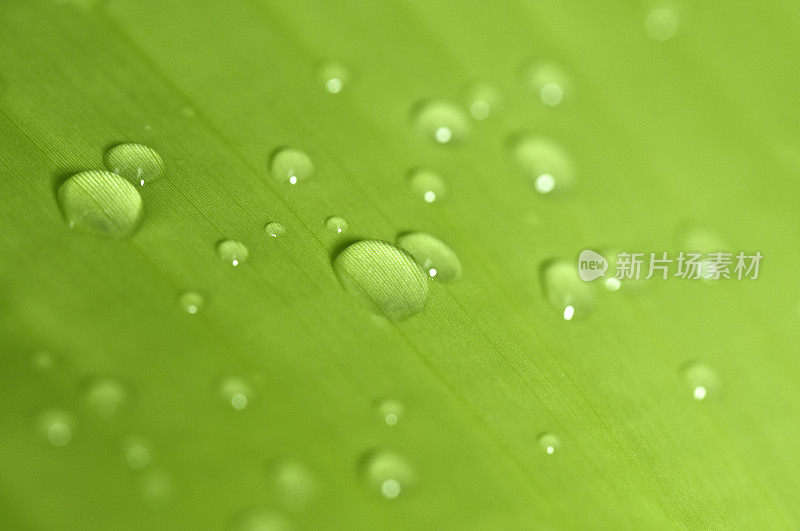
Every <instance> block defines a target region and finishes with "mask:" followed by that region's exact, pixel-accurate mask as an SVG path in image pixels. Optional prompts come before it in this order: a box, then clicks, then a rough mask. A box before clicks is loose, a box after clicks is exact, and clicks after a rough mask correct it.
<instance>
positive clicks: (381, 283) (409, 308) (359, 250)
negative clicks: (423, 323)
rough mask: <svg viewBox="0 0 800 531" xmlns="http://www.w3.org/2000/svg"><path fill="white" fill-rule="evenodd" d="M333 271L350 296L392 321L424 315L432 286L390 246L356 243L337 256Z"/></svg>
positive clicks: (405, 255) (410, 259) (410, 262)
mask: <svg viewBox="0 0 800 531" xmlns="http://www.w3.org/2000/svg"><path fill="white" fill-rule="evenodd" d="M333 269H334V272H335V273H336V276H337V277H338V278H339V281H340V282H341V283H342V286H343V287H344V289H345V290H346V291H347V292H349V293H350V294H351V295H353V296H354V297H356V298H358V299H359V300H360V301H361V302H362V303H364V304H365V305H366V306H368V307H369V308H370V309H371V310H372V311H374V312H376V313H382V314H384V315H385V316H386V317H387V318H388V319H390V320H392V321H400V320H402V319H406V318H408V317H410V316H412V315H414V314H415V313H418V312H420V311H422V309H423V308H424V307H425V303H426V302H427V300H428V283H427V281H426V279H425V275H423V273H422V271H421V270H420V268H419V266H418V265H417V264H416V262H414V259H413V258H412V257H411V256H410V255H408V254H407V253H406V252H404V251H401V250H400V249H398V248H397V247H395V246H394V245H392V244H391V243H388V242H383V241H378V240H362V241H359V242H356V243H354V244H352V245H350V246H348V247H347V248H346V249H344V250H343V251H342V252H340V253H339V254H338V255H336V258H335V259H334V261H333Z"/></svg>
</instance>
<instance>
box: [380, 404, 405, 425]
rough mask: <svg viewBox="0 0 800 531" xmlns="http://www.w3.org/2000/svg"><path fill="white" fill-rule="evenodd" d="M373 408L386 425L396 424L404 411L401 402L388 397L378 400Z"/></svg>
mask: <svg viewBox="0 0 800 531" xmlns="http://www.w3.org/2000/svg"><path fill="white" fill-rule="evenodd" d="M375 409H376V410H377V411H378V415H380V417H381V419H383V422H385V423H386V425H387V426H396V425H397V423H398V422H399V421H400V419H401V418H402V416H403V413H404V412H405V408H404V407H403V404H401V403H400V402H399V401H397V400H392V399H390V398H386V399H383V400H380V401H378V402H377V404H376V405H375Z"/></svg>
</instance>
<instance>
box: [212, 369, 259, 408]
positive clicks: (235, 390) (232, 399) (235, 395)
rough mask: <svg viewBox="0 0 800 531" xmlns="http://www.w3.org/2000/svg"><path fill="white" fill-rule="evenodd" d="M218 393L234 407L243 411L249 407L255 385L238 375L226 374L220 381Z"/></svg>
mask: <svg viewBox="0 0 800 531" xmlns="http://www.w3.org/2000/svg"><path fill="white" fill-rule="evenodd" d="M218 393H219V396H220V397H221V398H222V400H223V401H225V402H226V403H228V404H230V406H231V407H232V408H233V409H235V410H236V411H241V410H243V409H244V408H246V407H247V404H248V403H249V402H250V399H251V397H252V396H253V386H252V385H250V383H249V382H247V381H246V380H244V379H242V378H239V377H237V376H226V377H225V378H222V379H221V380H220V382H219V385H218Z"/></svg>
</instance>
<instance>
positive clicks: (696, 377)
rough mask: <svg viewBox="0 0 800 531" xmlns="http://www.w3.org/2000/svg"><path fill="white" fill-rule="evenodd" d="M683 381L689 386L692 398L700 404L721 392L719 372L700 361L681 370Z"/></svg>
mask: <svg viewBox="0 0 800 531" xmlns="http://www.w3.org/2000/svg"><path fill="white" fill-rule="evenodd" d="M681 372H682V373H683V379H684V380H685V381H686V383H687V384H688V385H689V389H690V390H691V394H692V398H694V399H695V400H697V401H698V402H700V401H703V400H706V399H707V397H709V396H712V395H714V394H716V393H718V392H719V388H720V378H719V375H717V371H715V370H714V369H712V368H711V367H709V366H708V365H706V364H705V363H702V362H699V361H690V362H687V363H685V364H684V365H683V367H682V368H681Z"/></svg>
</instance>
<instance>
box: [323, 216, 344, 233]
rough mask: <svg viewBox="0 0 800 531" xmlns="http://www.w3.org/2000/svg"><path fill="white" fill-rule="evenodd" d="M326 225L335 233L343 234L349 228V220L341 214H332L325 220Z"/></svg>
mask: <svg viewBox="0 0 800 531" xmlns="http://www.w3.org/2000/svg"><path fill="white" fill-rule="evenodd" d="M325 227H326V228H327V229H328V230H329V231H331V232H333V233H335V234H341V233H343V232H344V231H346V230H347V221H346V220H345V219H344V218H340V217H339V216H331V217H329V218H328V219H327V220H325Z"/></svg>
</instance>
